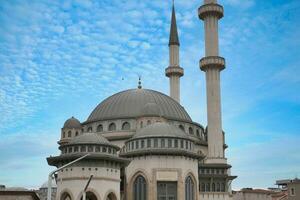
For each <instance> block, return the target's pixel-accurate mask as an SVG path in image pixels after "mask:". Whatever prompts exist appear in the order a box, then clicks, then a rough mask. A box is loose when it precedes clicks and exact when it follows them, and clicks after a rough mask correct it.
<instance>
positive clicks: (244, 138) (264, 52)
mask: <svg viewBox="0 0 300 200" xmlns="http://www.w3.org/2000/svg"><path fill="white" fill-rule="evenodd" d="M219 2H220V3H221V4H222V5H224V7H225V18H223V19H222V20H221V21H220V31H219V32H220V51H221V55H222V56H223V57H225V58H226V61H227V68H226V70H224V71H222V83H221V84H222V112H223V113H222V114H223V128H224V130H225V132H226V142H227V144H228V145H229V148H228V150H227V157H228V162H229V163H230V164H232V165H233V168H232V174H234V175H238V176H239V177H238V179H236V180H235V181H234V182H233V188H235V189H238V188H242V187H256V188H258V187H270V186H273V184H274V182H275V180H277V179H282V178H294V177H296V176H297V175H298V176H300V154H299V152H300V147H299V144H300V125H299V124H300V94H299V92H300V67H299V65H300V60H299V59H300V51H299V48H300V37H299V36H300V21H299V19H300V12H299V9H300V1H299V0H264V1H261V0H220V1H219ZM201 3H202V1H201V0H197V1H196V0H189V1H187V0H176V12H177V20H178V22H177V23H178V28H179V35H180V42H181V49H180V50H181V52H180V53H181V55H180V57H181V66H182V67H183V68H184V69H185V76H184V77H183V78H182V82H181V83H182V87H184V88H186V89H184V90H183V91H182V97H181V99H182V104H183V106H184V107H185V108H186V110H187V111H188V112H189V114H190V115H191V117H192V118H193V120H194V121H197V122H199V123H201V124H203V125H206V104H205V101H206V100H205V82H204V74H203V72H201V71H200V70H199V66H198V61H199V59H200V58H201V57H202V56H203V54H204V51H203V47H204V40H203V38H204V36H203V23H202V22H201V21H200V20H198V17H197V8H198V7H199V6H200V5H201ZM170 15H171V1H165V0H151V1H150V0H147V1H145V0H143V1H141V0H126V1H125V0H102V1H88V0H77V1H38V0H36V1H31V0H30V1H29V0H28V1H26V0H22V1H21V0H19V1H16V0H1V1H0V75H1V76H0V113H1V117H0V163H1V164H0V183H1V184H5V185H7V186H25V187H30V188H36V187H39V185H41V184H42V183H43V182H44V181H45V180H46V178H47V174H48V172H49V171H50V170H51V169H53V168H51V167H49V166H47V162H46V159H45V158H46V157H47V156H49V155H55V154H58V150H57V147H58V145H57V143H56V142H57V140H58V139H59V136H60V128H61V127H62V125H63V123H64V121H65V120H66V119H67V118H69V117H71V116H75V117H77V118H78V119H80V120H81V121H85V120H86V119H87V117H88V115H89V114H90V112H91V111H92V110H93V108H94V107H95V106H96V105H97V104H98V103H99V102H101V101H102V100H103V99H104V98H106V97H108V96H110V95H112V94H114V93H115V92H118V91H121V90H125V89H128V88H135V87H136V86H137V80H138V75H141V76H142V82H143V87H145V88H151V89H155V90H159V91H162V92H164V93H168V79H167V78H166V77H165V76H164V69H165V68H166V66H167V65H168V35H169V25H170V24H169V23H170Z"/></svg>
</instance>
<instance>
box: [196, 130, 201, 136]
mask: <svg viewBox="0 0 300 200" xmlns="http://www.w3.org/2000/svg"><path fill="white" fill-rule="evenodd" d="M196 135H197V137H200V132H199V129H197V130H196Z"/></svg>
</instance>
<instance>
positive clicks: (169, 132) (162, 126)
mask: <svg viewBox="0 0 300 200" xmlns="http://www.w3.org/2000/svg"><path fill="white" fill-rule="evenodd" d="M144 137H176V138H184V139H189V137H188V136H187V135H186V134H185V133H184V132H183V131H182V130H181V129H180V128H177V127H176V126H174V125H170V124H168V123H165V122H156V123H154V124H151V125H148V126H146V127H145V128H143V129H140V130H139V131H138V132H137V133H136V134H135V135H134V137H133V138H134V139H136V138H144Z"/></svg>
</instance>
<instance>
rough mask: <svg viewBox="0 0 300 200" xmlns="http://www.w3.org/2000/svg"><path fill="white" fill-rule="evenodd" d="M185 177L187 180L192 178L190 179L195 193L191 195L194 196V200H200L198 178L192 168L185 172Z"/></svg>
mask: <svg viewBox="0 0 300 200" xmlns="http://www.w3.org/2000/svg"><path fill="white" fill-rule="evenodd" d="M183 177H186V179H185V181H187V180H188V178H190V180H191V181H192V183H193V184H192V185H191V186H192V188H193V189H192V191H193V193H194V195H193V196H191V197H192V200H198V199H199V198H198V196H197V194H198V190H199V188H198V179H197V178H196V176H195V175H194V173H193V171H192V170H188V171H187V172H186V173H185V176H183ZM204 187H205V184H204ZM185 191H186V190H185Z"/></svg>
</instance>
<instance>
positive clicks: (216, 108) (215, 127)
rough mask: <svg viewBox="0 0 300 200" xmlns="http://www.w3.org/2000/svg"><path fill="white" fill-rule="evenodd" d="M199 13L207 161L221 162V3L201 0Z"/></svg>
mask: <svg viewBox="0 0 300 200" xmlns="http://www.w3.org/2000/svg"><path fill="white" fill-rule="evenodd" d="M198 14H199V18H200V19H201V20H203V21H204V27H205V57H203V58H202V59H201V60H200V69H201V70H202V71H204V72H205V75H206V96H207V134H208V159H207V162H215V163H224V162H226V159H225V158H224V157H225V156H224V148H223V145H224V141H223V133H222V120H221V97H220V72H221V70H223V69H224V68H225V59H224V58H222V57H220V56H219V41H218V20H219V19H221V18H222V17H223V7H222V6H221V5H219V4H218V3H217V0H204V5H202V6H201V7H200V8H199V9H198Z"/></svg>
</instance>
